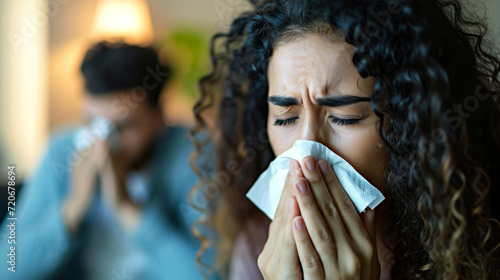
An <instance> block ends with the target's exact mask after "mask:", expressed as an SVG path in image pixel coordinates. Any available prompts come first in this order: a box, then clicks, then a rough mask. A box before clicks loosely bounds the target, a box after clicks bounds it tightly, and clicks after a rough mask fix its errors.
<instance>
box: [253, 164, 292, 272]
mask: <svg viewBox="0 0 500 280" xmlns="http://www.w3.org/2000/svg"><path fill="white" fill-rule="evenodd" d="M291 164H292V163H291ZM290 171H292V168H290ZM294 180H295V179H294V177H292V176H291V174H290V172H289V173H288V176H287V178H286V182H285V186H284V188H283V192H282V193H281V198H280V202H279V204H278V208H277V209H276V214H275V215H274V220H273V221H272V222H271V224H270V226H269V234H268V238H267V241H266V244H265V245H264V249H263V250H262V252H261V253H260V255H259V257H258V259H257V264H258V266H259V269H260V272H261V273H262V275H263V276H264V278H265V279H273V280H274V279H284V280H285V279H286V280H298V279H302V273H301V271H300V266H299V256H298V254H297V247H296V246H295V241H294V238H293V232H292V220H293V218H294V217H296V216H297V215H299V209H298V207H297V202H296V201H295V198H294V197H292V190H293V187H294V186H293V184H294Z"/></svg>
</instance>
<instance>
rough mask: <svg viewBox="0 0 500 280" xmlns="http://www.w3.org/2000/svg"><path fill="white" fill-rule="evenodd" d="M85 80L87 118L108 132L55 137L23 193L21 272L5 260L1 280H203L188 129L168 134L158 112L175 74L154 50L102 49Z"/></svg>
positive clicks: (89, 58)
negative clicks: (194, 231)
mask: <svg viewBox="0 0 500 280" xmlns="http://www.w3.org/2000/svg"><path fill="white" fill-rule="evenodd" d="M81 72H82V74H83V76H84V78H85V88H86V94H85V101H84V110H83V111H84V117H85V119H86V120H87V123H88V125H89V126H95V120H105V121H104V124H107V125H108V127H104V128H103V127H102V122H101V127H98V128H100V129H101V131H100V130H99V129H95V127H94V129H93V130H92V129H87V128H78V129H76V130H72V131H70V132H64V133H59V134H58V135H56V136H54V137H53V138H52V141H51V144H50V146H49V148H48V150H47V152H46V154H45V156H44V158H43V160H42V162H41V165H40V167H39V169H38V170H37V172H36V173H35V174H34V176H33V177H32V178H31V179H30V180H29V181H28V182H27V184H26V186H25V187H23V189H22V191H21V193H20V195H21V196H20V198H19V203H18V205H17V206H18V209H17V211H18V213H19V217H20V218H19V220H18V221H17V228H16V235H17V236H16V243H15V246H16V250H15V254H16V255H15V271H16V272H11V271H8V270H7V267H9V266H10V264H9V263H7V264H6V263H5V261H2V263H3V265H2V267H3V268H2V269H1V270H0V279H93V280H94V279H106V280H110V279H111V280H113V279H116V280H121V279H201V278H202V277H201V274H200V273H199V272H198V269H197V267H196V262H195V254H196V251H197V249H198V248H199V242H198V240H197V239H196V238H195V237H193V236H192V235H191V234H190V230H189V226H190V225H189V222H191V221H192V220H193V219H192V218H193V217H192V215H191V214H193V212H189V211H194V210H193V209H187V208H188V207H189V206H188V202H187V194H188V192H189V190H190V189H191V188H192V186H193V185H194V184H195V183H196V182H197V177H196V175H195V174H194V173H192V171H191V168H190V166H189V164H188V157H189V154H190V153H191V151H192V150H191V146H190V143H191V142H190V140H189V138H188V134H187V129H185V128H181V127H167V126H165V124H164V123H163V117H162V109H161V106H160V104H159V99H160V93H161V90H162V86H163V85H164V83H165V81H166V80H167V79H168V76H169V70H168V69H167V68H166V67H164V66H162V64H161V63H160V62H159V60H158V55H157V53H156V52H155V51H153V50H152V49H149V48H142V47H137V46H130V45H125V44H121V43H120V44H113V45H111V44H109V43H99V44H97V45H96V46H95V47H93V48H92V49H90V50H89V51H88V52H87V53H86V55H85V58H84V60H83V63H82V65H81ZM105 129H107V130H108V131H106V132H103V131H102V130H105ZM82 132H86V133H82ZM111 135H113V136H114V138H113V137H111ZM108 136H109V137H108ZM82 143H83V145H82ZM78 146H80V147H78ZM19 204H20V205H19ZM19 206H20V207H19ZM186 209H187V210H186ZM183 211H184V213H186V211H188V213H190V215H187V216H183V215H182V213H183ZM188 218H190V219H188ZM7 225H8V223H7V224H6V221H4V224H3V226H2V229H1V233H2V235H1V239H2V243H1V245H0V246H1V248H2V256H4V259H7V258H6V257H5V255H6V253H9V251H10V250H9V248H7V247H10V246H11V245H10V244H7V242H6V237H7V235H8V234H9V232H8V230H9V229H8V227H7Z"/></svg>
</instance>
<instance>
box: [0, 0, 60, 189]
mask: <svg viewBox="0 0 500 280" xmlns="http://www.w3.org/2000/svg"><path fill="white" fill-rule="evenodd" d="M60 1H63V0H60ZM45 7H46V1H45V0H23V1H0V35H1V41H2V44H1V45H0V62H1V63H0V184H6V182H7V166H8V165H10V164H14V165H16V166H17V168H16V175H17V176H16V177H17V178H18V182H19V181H21V179H22V178H23V177H24V176H25V175H26V173H27V172H29V171H30V170H32V169H33V167H34V166H35V165H36V164H37V161H38V158H39V155H40V151H41V150H42V149H43V147H44V146H45V139H46V135H47V128H48V113H47V110H48V106H47V62H48V61H47V52H48V42H47V39H48V36H47V34H48V21H49V17H50V14H49V13H48V12H47V10H46V9H45Z"/></svg>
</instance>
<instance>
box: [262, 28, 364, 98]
mask: <svg viewBox="0 0 500 280" xmlns="http://www.w3.org/2000/svg"><path fill="white" fill-rule="evenodd" d="M314 36H316V37H314ZM320 38H321V40H319V42H320V44H318V39H320ZM311 39H312V40H311ZM324 42H325V43H326V44H322V43H324ZM304 50H307V51H304ZM353 53H354V48H353V47H352V46H351V45H349V44H348V43H346V42H345V41H343V42H342V41H340V42H332V41H331V40H326V39H325V38H324V37H320V36H319V35H308V36H305V37H303V38H299V39H297V40H294V41H293V43H291V42H290V43H288V44H283V45H281V46H280V47H278V48H276V49H275V52H274V54H273V56H272V57H271V59H272V63H271V65H270V66H271V67H273V66H278V64H277V63H279V64H281V66H282V67H279V66H278V68H277V69H275V70H278V71H274V73H273V74H274V75H273V76H274V77H275V78H277V79H275V81H276V82H277V84H276V85H274V84H271V81H270V89H271V88H272V89H271V90H274V89H275V90H276V91H277V92H275V94H279V95H288V96H290V95H291V96H294V97H296V98H297V99H299V103H302V100H301V99H302V97H303V96H307V95H303V94H309V98H310V100H311V101H312V102H313V103H316V101H315V98H313V96H318V95H319V96H324V95H328V94H329V93H336V94H337V95H339V94H342V93H344V92H346V89H345V88H344V89H342V88H341V85H342V84H343V83H342V82H343V81H346V79H352V78H356V81H353V82H354V84H356V83H357V78H358V77H354V76H356V74H357V71H356V69H355V68H354V66H353V65H352V62H351V59H350V56H351V54H353ZM290 57H291V58H290ZM276 59H278V60H276ZM325 63H327V64H326V65H325ZM271 69H274V68H271ZM270 72H271V71H270ZM276 72H278V73H276ZM268 75H269V73H268ZM358 75H359V74H358ZM347 91H349V90H347Z"/></svg>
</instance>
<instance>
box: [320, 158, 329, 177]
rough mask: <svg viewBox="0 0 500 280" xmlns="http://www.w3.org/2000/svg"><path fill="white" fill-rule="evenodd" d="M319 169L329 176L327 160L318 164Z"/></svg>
mask: <svg viewBox="0 0 500 280" xmlns="http://www.w3.org/2000/svg"><path fill="white" fill-rule="evenodd" d="M318 165H319V169H321V173H323V174H327V173H328V164H327V163H326V161H325V160H320V161H319V162H318Z"/></svg>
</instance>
